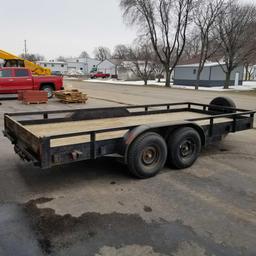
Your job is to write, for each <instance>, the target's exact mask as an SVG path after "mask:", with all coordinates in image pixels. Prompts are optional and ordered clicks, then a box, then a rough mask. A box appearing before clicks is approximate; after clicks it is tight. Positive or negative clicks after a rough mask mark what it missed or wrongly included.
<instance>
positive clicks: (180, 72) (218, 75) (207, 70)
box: [173, 63, 244, 87]
mask: <svg viewBox="0 0 256 256" xmlns="http://www.w3.org/2000/svg"><path fill="white" fill-rule="evenodd" d="M221 65H223V66H224V64H221ZM198 67H199V64H189V65H177V66H176V68H175V69H174V75H173V82H174V84H175V85H188V86H195V85H196V77H197V72H198ZM236 74H239V85H242V83H243V77H244V67H243V66H239V67H237V68H236V69H235V70H233V72H232V73H231V81H230V85H234V84H235V77H236ZM225 80H226V75H225V73H224V72H223V70H222V68H221V66H220V64H219V63H206V64H205V66H204V69H203V71H202V73H201V78H200V82H199V85H200V86H203V87H214V86H224V84H225Z"/></svg>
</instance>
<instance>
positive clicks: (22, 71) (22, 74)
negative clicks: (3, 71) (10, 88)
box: [15, 69, 29, 77]
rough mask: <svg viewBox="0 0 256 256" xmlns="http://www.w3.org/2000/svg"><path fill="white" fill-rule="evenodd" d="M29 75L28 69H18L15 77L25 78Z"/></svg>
mask: <svg viewBox="0 0 256 256" xmlns="http://www.w3.org/2000/svg"><path fill="white" fill-rule="evenodd" d="M25 76H29V75H28V70H26V69H17V70H15V77H25Z"/></svg>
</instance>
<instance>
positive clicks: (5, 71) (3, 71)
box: [0, 69, 12, 77]
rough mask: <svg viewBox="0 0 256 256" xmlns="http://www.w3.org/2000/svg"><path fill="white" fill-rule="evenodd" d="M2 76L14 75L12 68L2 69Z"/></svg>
mask: <svg viewBox="0 0 256 256" xmlns="http://www.w3.org/2000/svg"><path fill="white" fill-rule="evenodd" d="M0 77H12V71H11V70H8V69H7V70H1V71H0Z"/></svg>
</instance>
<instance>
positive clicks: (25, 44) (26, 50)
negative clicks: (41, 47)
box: [24, 40, 28, 58]
mask: <svg viewBox="0 0 256 256" xmlns="http://www.w3.org/2000/svg"><path fill="white" fill-rule="evenodd" d="M24 54H25V58H26V57H27V54H28V49H27V40H24Z"/></svg>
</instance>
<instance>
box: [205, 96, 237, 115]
mask: <svg viewBox="0 0 256 256" xmlns="http://www.w3.org/2000/svg"><path fill="white" fill-rule="evenodd" d="M209 105H210V107H209V111H212V112H217V113H235V112H236V110H235V108H236V104H235V102H234V101H233V100H232V99H230V98H228V97H217V98H215V99H213V100H212V101H211V102H210V104H209ZM221 107H224V108H221ZM228 108H230V109H228Z"/></svg>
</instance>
